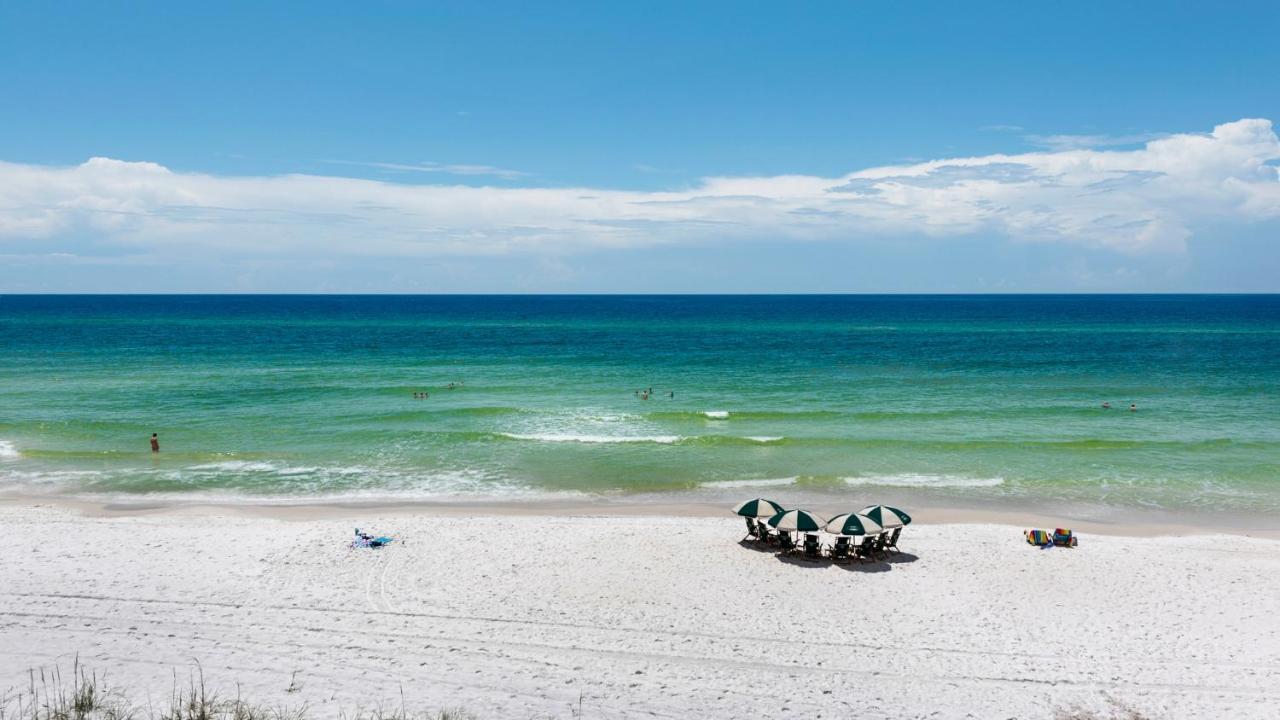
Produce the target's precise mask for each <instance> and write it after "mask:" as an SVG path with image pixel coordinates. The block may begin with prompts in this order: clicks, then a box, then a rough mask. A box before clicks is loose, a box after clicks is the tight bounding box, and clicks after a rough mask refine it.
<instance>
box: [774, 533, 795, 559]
mask: <svg viewBox="0 0 1280 720" xmlns="http://www.w3.org/2000/svg"><path fill="white" fill-rule="evenodd" d="M778 549H780V550H782V552H784V553H792V552H795V551H796V541H795V540H794V539H792V537H791V533H790V532H788V531H786V530H779V531H778Z"/></svg>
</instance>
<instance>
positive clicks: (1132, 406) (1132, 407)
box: [1129, 403, 1138, 412]
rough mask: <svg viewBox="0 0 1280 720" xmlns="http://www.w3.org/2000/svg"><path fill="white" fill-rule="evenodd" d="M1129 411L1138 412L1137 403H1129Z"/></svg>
mask: <svg viewBox="0 0 1280 720" xmlns="http://www.w3.org/2000/svg"><path fill="white" fill-rule="evenodd" d="M1129 412H1138V403H1129Z"/></svg>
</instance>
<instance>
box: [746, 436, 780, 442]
mask: <svg viewBox="0 0 1280 720" xmlns="http://www.w3.org/2000/svg"><path fill="white" fill-rule="evenodd" d="M747 439H748V440H750V441H752V442H758V443H775V442H781V441H782V439H783V438H782V437H780V436H778V435H752V436H750V437H748V438H747Z"/></svg>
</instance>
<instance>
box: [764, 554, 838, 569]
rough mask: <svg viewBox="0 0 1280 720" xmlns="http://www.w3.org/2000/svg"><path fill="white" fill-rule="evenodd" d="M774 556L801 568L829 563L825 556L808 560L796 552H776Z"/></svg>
mask: <svg viewBox="0 0 1280 720" xmlns="http://www.w3.org/2000/svg"><path fill="white" fill-rule="evenodd" d="M774 557H775V558H777V559H778V562H781V563H786V564H787V565H795V566H796V567H802V568H824V567H826V566H828V565H830V564H831V561H830V560H828V559H826V558H822V559H821V560H810V559H807V558H805V557H804V556H803V555H800V554H798V553H778V554H777V555H774Z"/></svg>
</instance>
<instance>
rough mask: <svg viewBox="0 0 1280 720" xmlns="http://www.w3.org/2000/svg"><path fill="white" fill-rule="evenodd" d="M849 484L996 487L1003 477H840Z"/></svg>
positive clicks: (1001, 483) (911, 475)
mask: <svg viewBox="0 0 1280 720" xmlns="http://www.w3.org/2000/svg"><path fill="white" fill-rule="evenodd" d="M840 479H841V480H843V481H844V482H845V483H847V484H849V485H883V486H888V487H926V488H927V487H939V488H941V487H949V488H965V487H968V488H976V487H996V486H999V485H1003V484H1004V478H998V477H995V478H981V477H965V476H963V475H918V474H910V473H908V474H903V475H871V476H865V477H845V478H840Z"/></svg>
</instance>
